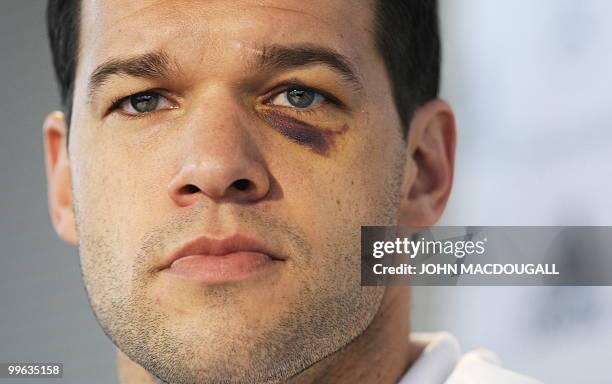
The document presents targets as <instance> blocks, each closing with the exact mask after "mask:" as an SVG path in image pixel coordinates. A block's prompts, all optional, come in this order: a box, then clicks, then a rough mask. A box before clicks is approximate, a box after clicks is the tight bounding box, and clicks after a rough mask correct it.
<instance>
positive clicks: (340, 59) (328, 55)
mask: <svg viewBox="0 0 612 384" xmlns="http://www.w3.org/2000/svg"><path fill="white" fill-rule="evenodd" d="M310 64H323V65H326V66H328V67H330V68H331V69H333V70H335V71H336V72H338V73H339V74H340V75H341V76H342V78H343V79H344V80H346V81H348V82H350V83H352V84H353V85H354V86H355V87H356V89H358V90H360V89H362V88H363V85H362V82H361V81H360V79H359V76H358V75H357V70H356V67H355V65H354V64H353V63H352V62H351V61H350V60H349V59H348V58H347V57H346V56H344V55H342V54H341V53H339V52H337V51H335V50H332V49H330V48H327V47H321V46H317V45H312V44H305V45H297V46H282V45H270V46H266V47H264V48H263V49H262V54H261V57H260V60H259V62H258V63H257V66H258V67H261V69H263V70H283V69H291V68H295V67H301V66H307V65H310ZM255 69H256V68H255Z"/></svg>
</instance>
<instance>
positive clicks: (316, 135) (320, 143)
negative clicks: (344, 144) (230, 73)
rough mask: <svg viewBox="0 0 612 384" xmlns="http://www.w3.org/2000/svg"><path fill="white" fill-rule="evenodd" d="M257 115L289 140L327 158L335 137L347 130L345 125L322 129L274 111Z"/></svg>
mask: <svg viewBox="0 0 612 384" xmlns="http://www.w3.org/2000/svg"><path fill="white" fill-rule="evenodd" d="M258 114H259V115H260V116H261V117H262V119H263V120H264V121H266V122H267V123H268V124H270V125H271V126H272V127H274V128H275V129H276V130H278V131H279V132H280V133H281V134H282V135H283V136H285V137H287V138H288V139H289V140H291V141H293V142H295V143H297V144H300V145H302V146H305V147H307V148H309V149H310V150H312V151H313V152H315V153H317V154H319V155H324V156H329V154H330V152H331V149H333V148H334V146H335V144H336V137H338V136H339V135H341V134H343V133H345V132H346V131H347V130H348V125H347V124H346V123H345V124H343V125H342V126H340V127H338V128H337V129H324V128H319V127H316V126H313V125H310V124H308V123H305V122H303V121H301V120H298V119H296V118H294V117H291V116H287V115H285V114H282V113H280V112H276V111H271V110H263V111H259V112H258Z"/></svg>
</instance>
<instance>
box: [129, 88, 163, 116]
mask: <svg viewBox="0 0 612 384" xmlns="http://www.w3.org/2000/svg"><path fill="white" fill-rule="evenodd" d="M118 107H119V108H120V109H121V110H122V111H123V112H124V113H126V114H128V115H143V114H146V113H150V112H153V111H156V110H159V109H171V108H172V107H173V106H172V103H171V102H170V101H169V100H168V99H167V98H165V97H164V96H162V95H160V94H159V93H158V92H153V91H146V92H141V93H136V94H134V95H131V96H128V97H126V98H125V99H123V100H121V101H120V103H119V106H118Z"/></svg>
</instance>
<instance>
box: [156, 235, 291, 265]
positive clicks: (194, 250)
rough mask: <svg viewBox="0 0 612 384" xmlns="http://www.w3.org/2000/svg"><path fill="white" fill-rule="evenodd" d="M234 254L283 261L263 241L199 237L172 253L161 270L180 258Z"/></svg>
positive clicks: (241, 237)
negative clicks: (255, 254)
mask: <svg viewBox="0 0 612 384" xmlns="http://www.w3.org/2000/svg"><path fill="white" fill-rule="evenodd" d="M234 252H260V253H264V254H266V255H268V256H269V257H270V258H271V259H272V260H283V258H281V257H278V256H276V255H275V254H273V253H272V252H271V250H270V249H269V248H268V247H267V246H266V245H265V244H264V242H263V241H260V240H257V239H255V238H252V237H249V236H245V235H241V234H235V235H232V236H228V237H225V238H222V239H213V238H210V237H206V236H200V237H196V238H195V239H192V240H190V241H188V242H186V243H185V244H183V245H182V246H181V247H179V248H178V249H177V250H176V251H175V252H173V253H172V254H171V256H170V258H169V259H168V260H167V262H166V263H165V264H164V265H163V267H162V269H163V268H168V267H170V265H172V263H173V262H174V261H175V260H177V259H180V258H181V257H186V256H192V255H211V256H223V255H227V254H230V253H234Z"/></svg>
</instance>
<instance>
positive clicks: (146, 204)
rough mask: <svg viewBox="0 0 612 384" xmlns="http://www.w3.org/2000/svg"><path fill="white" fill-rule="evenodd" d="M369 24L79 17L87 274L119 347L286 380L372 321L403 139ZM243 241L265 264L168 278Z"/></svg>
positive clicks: (288, 4) (182, 377) (148, 356)
mask: <svg viewBox="0 0 612 384" xmlns="http://www.w3.org/2000/svg"><path fill="white" fill-rule="evenodd" d="M372 18H373V14H372V10H371V9H369V7H366V6H364V5H363V4H362V5H360V6H355V5H354V3H353V2H349V1H329V0H325V1H274V0H268V1H261V0H258V1H246V0H245V1H235V2H231V3H230V2H228V1H226V0H222V1H139V2H126V1H119V0H116V1H109V0H105V1H87V0H85V1H84V2H83V7H82V20H81V31H80V33H81V34H80V52H79V57H78V68H77V74H76V80H75V92H74V109H73V117H72V124H71V132H70V146H69V154H70V164H71V175H72V185H73V199H74V204H75V208H76V215H77V223H78V240H79V246H80V257H81V265H82V270H83V276H84V280H85V284H86V288H87V291H88V294H89V298H90V302H91V305H92V307H93V309H94V311H95V314H96V316H97V318H98V320H99V322H100V324H101V325H102V327H103V328H104V330H105V331H106V333H107V334H108V335H109V336H110V337H111V338H112V339H113V341H114V342H115V343H116V344H117V346H118V347H119V348H120V349H121V350H123V351H124V352H125V353H126V354H127V355H128V356H129V357H130V358H132V359H133V360H134V361H136V362H138V363H139V364H141V365H142V366H144V367H145V368H147V369H148V370H149V371H151V372H152V373H154V374H156V375H157V376H159V377H160V378H162V379H165V380H168V381H172V382H177V383H196V382H225V381H223V380H225V379H226V378H228V377H232V378H234V380H235V381H236V382H239V381H241V380H242V381H247V378H251V379H253V378H259V379H260V381H262V382H263V381H275V380H278V379H283V378H287V377H290V376H292V375H295V374H296V373H298V372H300V371H301V370H303V369H304V368H306V367H308V366H310V365H312V364H313V363H314V362H316V361H319V360H320V359H322V358H323V357H325V356H328V355H329V354H331V353H333V352H334V351H337V350H338V349H339V348H341V347H342V346H345V345H347V344H348V343H349V342H350V341H351V340H353V339H354V338H355V337H357V336H358V335H359V334H361V333H362V332H363V331H364V329H365V328H366V327H367V326H368V325H369V324H370V322H371V320H372V318H373V317H374V315H375V314H376V312H377V310H378V308H379V305H380V302H381V298H382V295H383V291H382V290H381V289H379V288H366V287H360V285H359V281H360V280H359V265H360V262H359V257H360V256H359V255H360V250H359V244H360V241H359V233H360V232H359V229H360V226H361V225H393V224H394V223H395V218H396V215H397V209H398V202H399V190H400V184H401V180H402V172H403V165H404V141H403V140H402V136H401V129H400V124H399V120H398V117H397V113H396V111H395V109H394V104H393V99H392V92H391V86H390V84H389V81H388V78H387V76H386V72H385V68H384V63H383V61H382V59H381V56H380V55H379V53H378V52H377V50H376V48H375V45H374V34H373V22H372ZM339 58H340V59H339ZM147 60H148V61H147ZM130 63H131V67H129V66H130ZM342 64H344V66H342ZM126 65H127V66H128V67H129V68H127V69H126V68H124V67H125V66H126ZM102 66H104V67H102ZM122 66H123V67H122ZM101 68H104V69H103V70H100V69H101ZM118 68H122V69H118ZM117 72H118V73H117ZM94 73H96V75H95V76H93V74H94ZM145 91H148V92H149V93H146V94H143V95H140V96H136V97H132V98H128V99H124V98H126V97H128V96H130V95H134V94H138V93H141V92H145ZM236 236H239V237H242V238H248V239H250V240H251V241H254V242H257V243H259V245H260V246H261V247H263V248H264V250H263V251H262V252H260V253H257V252H255V253H243V254H241V255H238V256H235V255H234V259H233V260H230V258H229V257H228V258H227V260H226V259H224V261H223V262H221V261H219V260H220V259H215V260H213V261H211V260H210V259H211V258H210V257H209V258H208V259H206V260H204V261H202V263H203V264H197V262H196V261H193V260H192V262H191V263H190V262H188V263H184V264H183V266H182V267H181V268H171V267H169V263H170V262H171V258H172V257H173V255H174V254H175V253H176V252H177V250H179V249H181V247H182V246H184V245H185V244H186V243H188V242H190V241H193V240H194V239H196V240H197V239H202V237H205V238H207V239H208V240H204V241H203V242H204V243H206V242H207V241H210V242H212V243H214V242H215V241H217V240H219V241H221V240H223V239H227V238H230V240H229V243H226V244H225V245H226V246H227V244H230V245H229V247H230V248H231V247H233V246H236V245H235V243H236V242H238V243H241V242H244V241H245V240H235V239H236ZM232 237H233V239H234V240H235V241H234V244H233V245H232V241H231V238H232ZM247 243H248V242H247ZM215 244H216V243H215ZM242 244H243V245H244V244H246V243H242ZM249 244H250V243H249ZM205 246H206V245H204V247H205ZM238 247H239V246H238ZM244 247H246V245H244ZM244 247H243V248H244ZM209 248H210V247H209ZM212 248H215V246H212ZM239 248H240V247H239ZM247 248H248V247H247ZM215 249H216V250H215ZM215 249H213V250H210V249H209V251H210V252H209V253H215V252H216V253H219V252H217V251H219V248H218V247H217V248H215ZM200 251H201V250H200ZM195 253H198V252H195ZM200 253H206V252H204V251H201V252H200ZM221 253H222V252H221ZM261 253H263V256H262V255H261ZM214 257H218V258H219V257H220V256H214ZM221 257H222V256H221ZM215 263H216V264H215ZM175 267H176V265H175ZM207 268H208V269H207ZM211 268H212V271H213V272H210V271H211ZM202 269H203V270H202Z"/></svg>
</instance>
